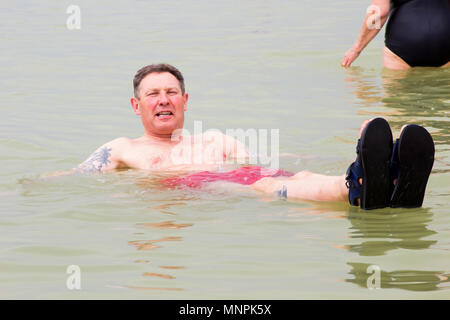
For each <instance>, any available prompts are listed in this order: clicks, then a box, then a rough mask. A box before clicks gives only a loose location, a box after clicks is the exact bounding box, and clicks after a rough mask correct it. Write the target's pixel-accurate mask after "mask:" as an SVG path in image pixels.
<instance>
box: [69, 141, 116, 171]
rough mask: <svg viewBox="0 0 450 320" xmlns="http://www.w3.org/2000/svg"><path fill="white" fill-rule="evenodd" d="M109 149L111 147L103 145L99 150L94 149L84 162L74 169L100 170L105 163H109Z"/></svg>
mask: <svg viewBox="0 0 450 320" xmlns="http://www.w3.org/2000/svg"><path fill="white" fill-rule="evenodd" d="M111 150H112V149H111V148H108V147H103V148H101V149H100V150H97V151H95V152H94V153H93V154H91V156H90V157H89V158H88V159H87V160H86V161H85V162H83V163H82V164H80V165H79V166H78V167H77V168H76V171H77V172H80V173H94V172H101V171H102V168H103V167H104V166H105V165H108V164H110V163H111V161H110V160H109V158H110V157H111V153H110V151H111Z"/></svg>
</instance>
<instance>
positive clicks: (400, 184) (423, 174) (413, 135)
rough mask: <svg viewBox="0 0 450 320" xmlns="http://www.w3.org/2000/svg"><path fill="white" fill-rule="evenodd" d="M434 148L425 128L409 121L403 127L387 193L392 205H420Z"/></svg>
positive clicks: (407, 206) (416, 206) (398, 206)
mask: <svg viewBox="0 0 450 320" xmlns="http://www.w3.org/2000/svg"><path fill="white" fill-rule="evenodd" d="M434 152H435V149H434V142H433V138H432V137H431V135H430V134H429V133H428V131H427V130H426V129H425V128H423V127H421V126H418V125H415V124H411V125H408V126H407V127H405V128H404V129H403V131H402V133H401V135H400V141H399V146H398V157H399V162H400V169H399V176H398V179H397V183H396V185H395V187H394V191H393V193H392V197H391V204H390V206H391V207H392V208H400V207H401V208H418V207H421V206H422V203H423V199H424V196H425V189H426V186H427V182H428V177H429V176H430V173H431V169H432V168H433V163H434Z"/></svg>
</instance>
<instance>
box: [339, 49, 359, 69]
mask: <svg viewBox="0 0 450 320" xmlns="http://www.w3.org/2000/svg"><path fill="white" fill-rule="evenodd" d="M360 53H361V51H358V50H356V49H355V47H351V48H350V49H349V50H348V51H347V52H346V53H345V56H344V59H342V62H341V66H343V67H346V68H347V67H350V65H351V64H352V63H353V61H355V60H356V58H358V57H359V54H360Z"/></svg>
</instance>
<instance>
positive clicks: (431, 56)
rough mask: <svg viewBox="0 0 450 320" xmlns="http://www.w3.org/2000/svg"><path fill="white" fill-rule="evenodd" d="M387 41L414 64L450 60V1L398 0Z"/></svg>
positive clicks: (387, 31) (407, 61) (433, 63)
mask: <svg viewBox="0 0 450 320" xmlns="http://www.w3.org/2000/svg"><path fill="white" fill-rule="evenodd" d="M391 3H392V4H393V10H392V11H391V14H390V17H389V21H388V24H387V26H386V35H385V44H386V47H388V48H389V50H391V51H392V52H394V53H395V54H396V55H398V56H399V57H400V58H402V59H403V60H405V62H406V63H407V64H409V65H410V66H411V67H416V66H428V67H440V66H442V65H444V64H446V63H447V62H449V61H450V1H449V0H394V1H391Z"/></svg>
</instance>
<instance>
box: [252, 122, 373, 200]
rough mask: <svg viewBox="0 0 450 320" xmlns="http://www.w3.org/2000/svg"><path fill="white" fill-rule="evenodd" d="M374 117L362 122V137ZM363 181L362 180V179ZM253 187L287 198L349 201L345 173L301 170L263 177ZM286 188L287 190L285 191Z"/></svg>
mask: <svg viewBox="0 0 450 320" xmlns="http://www.w3.org/2000/svg"><path fill="white" fill-rule="evenodd" d="M372 120H373V119H370V120H366V121H364V122H363V123H362V125H361V129H360V131H359V136H360V137H361V135H362V132H363V130H364V128H365V127H366V126H367V125H368V124H369V122H370V121H372ZM361 183H362V181H361ZM251 186H252V188H253V189H255V190H257V191H261V192H264V193H268V194H275V193H280V194H282V193H283V192H286V194H285V196H286V197H287V198H298V199H303V200H313V201H348V200H349V199H348V192H349V190H348V187H347V185H346V180H345V175H342V176H325V175H322V174H318V173H313V172H309V171H301V172H299V173H297V174H296V175H294V176H292V177H290V178H285V179H280V178H263V179H261V180H259V181H257V182H255V183H254V184H252V185H251ZM284 190H286V191H284Z"/></svg>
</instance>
